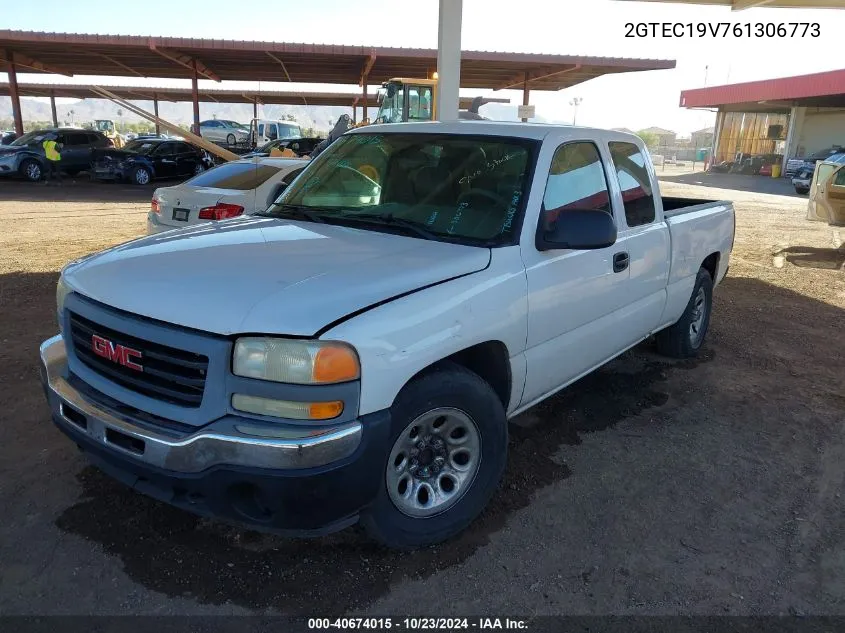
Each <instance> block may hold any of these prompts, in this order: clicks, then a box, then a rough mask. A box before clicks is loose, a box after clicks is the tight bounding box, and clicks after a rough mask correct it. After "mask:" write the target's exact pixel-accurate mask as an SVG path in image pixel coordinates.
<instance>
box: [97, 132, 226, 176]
mask: <svg viewBox="0 0 845 633" xmlns="http://www.w3.org/2000/svg"><path fill="white" fill-rule="evenodd" d="M211 166H212V164H211V161H210V160H209V159H208V157H207V155H206V154H205V152H203V151H202V150H200V149H197V148H196V147H194V146H193V145H190V144H189V143H186V142H184V141H173V140H169V139H163V138H145V139H136V140H134V141H130V142H129V143H127V144H126V146H125V147H124V148H123V149H108V150H102V151H99V152H96V153H95V154H94V170H93V172H92V176H93V177H94V178H96V179H98V180H128V181H129V182H132V183H135V184H136V185H146V184H147V183H149V182H150V181H152V180H154V179H157V178H184V177H186V176H193V175H195V174H198V173H200V172H202V171H205V170H206V169H208V168H209V167H211Z"/></svg>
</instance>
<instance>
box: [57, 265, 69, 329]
mask: <svg viewBox="0 0 845 633" xmlns="http://www.w3.org/2000/svg"><path fill="white" fill-rule="evenodd" d="M69 294H70V286H68V285H67V284H66V283H65V278H64V277H59V283H57V284H56V315H57V316H58V318H59V327H61V325H62V311H63V310H64V309H65V297H67V296H68V295H69Z"/></svg>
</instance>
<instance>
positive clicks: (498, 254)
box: [320, 246, 528, 415]
mask: <svg viewBox="0 0 845 633" xmlns="http://www.w3.org/2000/svg"><path fill="white" fill-rule="evenodd" d="M527 312H528V298H527V284H526V279H525V270H524V268H523V265H522V258H521V256H520V253H519V247H518V246H510V247H504V248H495V249H491V261H490V265H489V266H488V267H487V268H485V269H484V270H481V271H478V272H476V273H473V274H471V275H465V276H461V277H458V278H455V279H451V280H447V281H444V282H441V283H438V284H435V285H432V286H429V287H427V288H421V289H419V290H416V291H414V292H412V293H409V294H406V295H404V296H401V297H398V298H393V299H392V300H390V301H388V302H382V303H381V304H380V305H377V306H374V307H370V308H367V309H366V310H365V311H363V312H360V311H359V313H358V314H352V315H349V316H348V317H346V318H344V319H343V320H342V322H340V323H337V324H332V325H331V326H330V327H329V328H327V329H324V331H322V335H321V336H320V338H321V339H322V340H337V341H344V342H346V343H349V344H350V345H352V346H353V347H355V349H356V350H357V352H358V356H359V358H360V361H361V404H360V410H359V413H360V415H365V414H367V413H371V412H375V411H381V410H383V409H386V408H388V407H390V405H391V404H392V403H393V400H394V399H395V398H396V395H397V394H398V393H399V391H400V390H401V389H402V387H404V386H405V384H406V383H407V381H408V380H409V379H410V378H411V377H412V376H415V375H416V374H417V373H419V372H420V371H422V370H423V369H425V368H426V367H429V366H430V365H433V364H434V363H436V362H438V361H440V360H442V359H444V358H446V357H448V356H451V355H453V354H455V353H457V352H460V351H462V350H465V349H467V348H468V347H472V346H473V345H477V344H479V343H486V342H488V341H491V340H495V341H501V342H502V343H503V344H504V345H505V347H506V348H507V350H508V356H509V358H510V365H511V374H512V389H511V396H510V402H511V406H512V407H515V406H516V405H518V403H519V400H520V399H521V397H522V388H523V385H524V379H525V363H524V360H523V351H524V349H525V341H526V338H527V334H528V333H527V327H528V320H527Z"/></svg>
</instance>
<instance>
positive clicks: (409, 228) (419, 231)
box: [338, 213, 438, 240]
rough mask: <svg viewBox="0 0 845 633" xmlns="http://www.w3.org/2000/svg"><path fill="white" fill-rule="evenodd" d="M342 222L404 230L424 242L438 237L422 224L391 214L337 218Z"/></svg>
mask: <svg viewBox="0 0 845 633" xmlns="http://www.w3.org/2000/svg"><path fill="white" fill-rule="evenodd" d="M338 219H342V220H361V221H363V222H369V223H371V224H383V225H387V226H395V227H398V228H402V229H405V232H406V233H413V234H415V235H417V236H419V237H421V238H423V239H426V240H436V239H438V235H436V234H435V233H432V232H431V231H429V230H428V229H427V228H426V227H425V225H424V224H422V223H420V222H414V221H413V220H406V219H404V218H397V217H396V216H394V215H393V214H392V213H388V214H386V215H382V214H380V213H354V214H349V215H343V216H339V218H338Z"/></svg>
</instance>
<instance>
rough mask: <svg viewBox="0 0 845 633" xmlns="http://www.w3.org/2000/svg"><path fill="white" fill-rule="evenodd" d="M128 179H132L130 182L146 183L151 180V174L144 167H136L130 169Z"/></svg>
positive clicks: (136, 183)
mask: <svg viewBox="0 0 845 633" xmlns="http://www.w3.org/2000/svg"><path fill="white" fill-rule="evenodd" d="M129 179H130V180H131V181H132V184H135V185H148V184H150V182H152V179H153V175H152V174H151V173H150V170H149V169H147V168H146V167H136V168H135V169H133V170H132V175H131V176H130V177H129Z"/></svg>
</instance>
